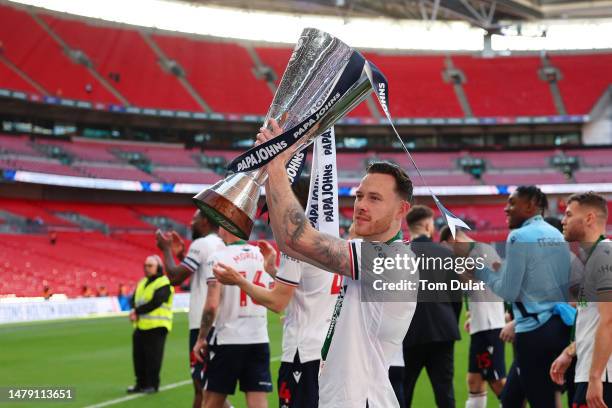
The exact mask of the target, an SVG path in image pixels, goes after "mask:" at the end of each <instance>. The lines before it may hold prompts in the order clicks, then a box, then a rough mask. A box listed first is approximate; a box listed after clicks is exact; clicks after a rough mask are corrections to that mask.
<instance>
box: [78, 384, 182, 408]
mask: <svg viewBox="0 0 612 408" xmlns="http://www.w3.org/2000/svg"><path fill="white" fill-rule="evenodd" d="M187 384H191V380H185V381H179V382H175V383H173V384H168V385H164V386H161V387H159V391H158V392H163V391H167V390H171V389H173V388H177V387H181V386H183V385H187ZM146 395H150V394H133V395H128V396H125V397H121V398H116V399H112V400H108V401H104V402H101V403H99V404H94V405H88V406H86V407H85V408H102V407H108V406H109V405H115V404H121V403H122V402H125V401H130V400H133V399H136V398H141V397H144V396H146Z"/></svg>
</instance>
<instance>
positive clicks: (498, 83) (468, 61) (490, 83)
mask: <svg viewBox="0 0 612 408" xmlns="http://www.w3.org/2000/svg"><path fill="white" fill-rule="evenodd" d="M452 60H453V62H454V63H455V66H456V67H457V68H459V69H461V70H462V71H463V73H464V75H465V77H466V82H465V84H463V88H464V89H465V92H466V95H467V97H468V100H469V102H470V106H471V108H472V111H473V114H474V116H538V115H555V114H556V113H557V112H556V111H555V106H554V103H553V99H552V95H551V93H550V91H549V89H548V84H547V83H546V82H544V81H542V80H541V79H539V78H538V69H539V68H540V66H541V63H540V58H539V57H537V56H533V57H496V58H482V57H473V56H453V57H452ZM602 92H603V91H602ZM586 110H588V109H586Z"/></svg>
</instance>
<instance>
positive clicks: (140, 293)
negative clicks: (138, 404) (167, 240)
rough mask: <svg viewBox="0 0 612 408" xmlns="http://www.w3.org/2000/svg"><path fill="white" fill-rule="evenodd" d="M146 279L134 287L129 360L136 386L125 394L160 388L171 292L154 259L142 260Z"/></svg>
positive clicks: (147, 391)
mask: <svg viewBox="0 0 612 408" xmlns="http://www.w3.org/2000/svg"><path fill="white" fill-rule="evenodd" d="M144 272H145V277H144V278H142V279H141V280H140V281H139V282H138V285H137V286H136V291H135V292H134V297H133V299H132V305H133V309H132V311H131V312H130V320H131V321H132V324H133V325H134V328H135V330H134V334H133V337H132V347H133V352H132V358H133V363H134V372H135V374H136V384H135V385H133V386H131V387H129V388H128V389H127V392H128V393H137V392H141V393H147V394H148V393H153V392H156V391H157V390H158V388H159V372H160V370H161V363H162V359H163V355H164V345H165V343H166V336H167V334H168V332H169V331H170V330H172V299H173V296H174V288H173V287H172V285H171V284H170V280H169V279H168V277H166V276H165V275H164V274H163V265H162V262H161V259H160V258H159V257H158V256H157V255H151V256H149V257H147V258H146V259H145V263H144Z"/></svg>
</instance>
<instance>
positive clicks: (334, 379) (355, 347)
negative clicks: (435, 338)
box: [319, 241, 416, 408]
mask: <svg viewBox="0 0 612 408" xmlns="http://www.w3.org/2000/svg"><path fill="white" fill-rule="evenodd" d="M349 252H350V256H351V262H352V265H353V267H352V268H351V269H352V270H351V273H352V278H346V279H344V281H345V286H344V293H343V298H341V299H342V308H341V311H340V314H339V316H338V318H337V320H336V324H335V329H334V334H333V337H332V340H331V343H330V346H329V351H328V353H327V359H326V361H325V363H324V364H323V365H322V368H321V374H320V378H319V407H320V408H355V407H360V408H361V407H365V406H366V402H367V403H368V404H369V406H370V407H372V408H379V407H384V408H399V403H398V401H397V398H396V397H395V393H394V392H393V388H392V387H391V382H390V381H389V374H388V372H389V366H390V363H391V360H392V358H393V357H394V356H396V355H397V354H398V353H399V352H400V351H401V349H402V341H403V340H404V337H405V336H406V332H407V331H408V327H409V326H410V322H411V320H412V317H413V316H414V311H415V309H416V302H362V301H361V290H362V289H361V284H360V281H359V277H360V271H361V267H360V261H361V259H360V256H361V247H360V242H358V241H350V242H349ZM409 254H410V255H411V256H415V255H414V253H413V252H412V251H409Z"/></svg>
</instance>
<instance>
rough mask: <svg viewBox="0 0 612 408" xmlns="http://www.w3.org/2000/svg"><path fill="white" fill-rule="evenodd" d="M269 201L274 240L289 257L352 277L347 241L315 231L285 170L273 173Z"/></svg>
mask: <svg viewBox="0 0 612 408" xmlns="http://www.w3.org/2000/svg"><path fill="white" fill-rule="evenodd" d="M268 175H269V179H268V182H267V184H266V199H267V201H268V208H269V210H270V221H271V223H270V224H271V226H272V231H273V232H274V238H275V239H276V242H277V244H278V245H279V248H280V249H281V251H283V252H285V253H286V254H287V255H289V256H291V257H294V258H297V259H300V260H302V261H305V262H308V263H310V264H312V265H315V266H317V267H319V268H321V269H326V270H328V271H330V272H333V273H339V274H342V275H346V276H350V275H351V265H350V260H349V247H348V245H347V241H345V240H343V239H340V238H336V237H333V236H331V235H327V234H323V233H321V232H319V231H317V230H316V229H314V228H313V227H312V226H311V225H310V222H309V221H308V219H307V217H306V215H305V214H304V209H303V208H302V206H301V205H300V203H299V202H298V200H297V198H296V197H295V194H294V193H293V191H292V190H291V185H290V184H289V180H288V179H287V173H286V170H285V168H284V167H282V168H281V167H279V168H276V169H273V170H272V171H270V172H269V174H268Z"/></svg>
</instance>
